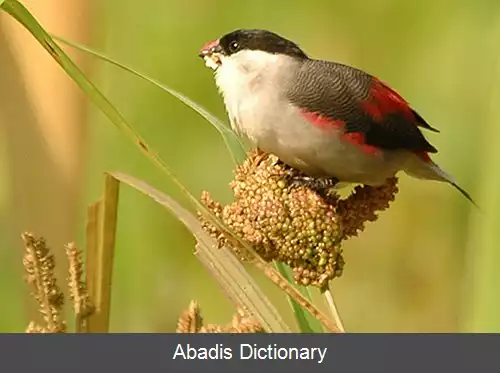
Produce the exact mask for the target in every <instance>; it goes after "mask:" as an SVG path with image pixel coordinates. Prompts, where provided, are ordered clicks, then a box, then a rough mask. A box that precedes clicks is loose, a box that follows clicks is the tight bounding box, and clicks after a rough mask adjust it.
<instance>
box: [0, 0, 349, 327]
mask: <svg viewBox="0 0 500 373" xmlns="http://www.w3.org/2000/svg"><path fill="white" fill-rule="evenodd" d="M1 8H2V9H3V10H4V11H6V12H7V13H9V14H10V15H11V16H12V17H13V18H14V19H16V20H17V21H18V22H19V23H21V24H22V25H23V26H24V27H25V28H26V29H27V30H28V31H29V32H30V33H31V34H32V36H33V37H34V38H35V39H36V40H37V41H38V42H39V43H40V44H41V45H42V47H43V48H44V49H45V50H46V51H47V52H49V53H50V55H51V56H52V57H53V58H54V60H55V61H56V62H57V63H58V64H59V65H60V66H61V67H62V68H63V69H64V71H65V72H66V73H67V74H68V76H69V77H70V78H71V79H72V80H73V81H74V82H75V83H76V84H77V85H78V86H79V87H80V89H81V90H82V91H83V92H84V93H85V94H86V95H87V97H88V98H89V99H90V100H92V102H93V103H94V104H95V105H96V106H97V107H98V108H99V109H100V110H101V111H102V112H103V113H104V114H105V115H106V116H107V117H108V119H110V121H111V123H112V124H113V125H115V126H116V127H117V128H118V129H119V130H120V131H121V132H122V133H123V134H124V135H125V136H126V137H127V138H128V139H129V140H130V141H132V142H133V143H134V145H135V146H137V147H138V148H139V149H140V151H141V152H142V153H143V154H145V155H146V156H147V157H148V159H149V160H150V161H152V162H153V164H155V165H156V166H157V167H158V168H159V169H160V170H162V172H164V173H165V174H166V175H167V176H168V177H169V178H170V179H171V180H172V181H173V182H174V184H175V185H176V186H177V187H178V188H179V189H180V190H181V191H182V193H183V194H184V195H185V196H186V197H188V199H189V201H190V202H191V204H192V205H193V206H194V207H195V208H196V209H197V210H198V211H200V212H201V213H203V214H204V216H205V217H206V218H207V219H209V220H210V221H211V222H212V223H213V224H214V226H215V227H216V228H217V229H219V230H220V231H221V232H222V233H224V234H225V235H226V236H227V237H228V238H231V239H232V240H233V241H234V242H236V243H237V244H238V245H239V247H240V248H241V249H242V250H244V251H245V252H246V253H247V254H248V255H249V256H250V257H252V258H253V260H254V262H253V264H254V265H255V266H257V268H259V269H260V270H261V271H262V272H263V273H264V275H265V276H266V277H267V278H268V279H270V280H271V281H272V282H273V283H274V284H276V285H277V286H279V287H280V288H281V289H282V290H283V291H285V292H286V293H287V294H288V295H289V296H291V297H293V299H294V300H295V301H297V303H299V304H300V305H301V306H302V307H305V308H306V309H307V310H309V311H310V312H311V313H312V314H313V315H314V316H315V317H316V318H317V319H318V320H320V321H321V323H322V324H323V325H324V326H325V327H327V328H328V330H330V331H332V332H339V331H340V329H339V327H338V326H337V325H336V324H335V323H334V322H332V320H330V319H329V318H328V317H326V316H325V315H324V314H323V313H322V312H321V311H319V310H318V309H317V307H315V306H314V305H313V304H312V303H311V302H310V301H309V300H308V299H306V298H305V297H304V296H303V295H302V294H301V293H300V292H299V291H297V289H295V288H294V287H293V285H291V284H290V283H289V282H288V281H287V280H286V279H284V278H283V276H282V275H281V274H279V273H278V272H277V271H276V270H275V269H274V268H273V267H272V266H271V265H269V264H268V263H266V262H265V261H264V260H263V259H262V258H261V257H260V256H259V255H258V254H257V253H256V252H255V250H254V249H253V248H252V247H251V246H250V245H248V244H247V243H245V242H244V241H242V240H241V238H239V237H238V236H237V235H236V234H235V233H234V232H232V231H231V230H230V229H228V228H227V227H226V226H225V225H224V224H223V223H222V222H221V220H220V219H219V218H217V217H216V216H214V214H212V212H211V211H209V210H208V209H207V208H206V207H205V206H204V205H203V204H201V203H200V201H198V200H197V199H196V198H195V197H194V196H193V195H192V194H191V193H190V192H189V191H188V190H187V188H186V187H185V186H184V185H183V184H182V183H181V182H180V180H179V179H178V178H177V177H176V176H175V175H174V174H173V172H172V171H171V170H170V169H169V167H168V166H167V165H166V164H165V162H164V161H163V160H162V159H161V158H160V157H159V155H158V153H157V152H155V151H153V150H152V149H151V148H150V147H149V146H148V145H147V144H146V142H145V141H144V140H143V139H142V138H141V137H140V136H139V135H138V134H137V132H136V131H135V130H134V128H133V127H132V126H131V125H130V124H129V123H128V122H127V121H126V120H125V118H124V117H123V116H122V115H121V113H120V112H119V111H118V110H117V109H116V108H115V107H114V106H113V105H112V104H111V103H110V102H109V100H108V99H107V98H106V97H105V96H104V95H103V94H102V93H101V91H100V90H99V89H97V87H96V86H95V85H94V84H93V83H92V82H91V81H90V80H88V79H87V77H86V76H85V75H84V74H83V73H82V72H81V70H80V69H79V68H78V66H76V64H75V63H74V62H73V61H72V60H71V59H70V58H69V57H68V56H67V55H66V54H65V53H64V51H63V50H62V49H61V48H60V47H59V46H58V45H57V44H56V43H55V41H54V40H53V39H52V38H51V36H50V35H49V34H48V33H47V32H46V31H45V30H44V29H43V27H42V26H41V25H40V24H39V23H38V22H37V20H36V19H35V18H34V17H33V16H32V15H31V14H30V13H29V12H28V10H27V9H26V8H25V7H24V6H23V5H22V4H21V3H20V2H19V1H17V0H5V1H4V3H3V4H2V6H1Z"/></svg>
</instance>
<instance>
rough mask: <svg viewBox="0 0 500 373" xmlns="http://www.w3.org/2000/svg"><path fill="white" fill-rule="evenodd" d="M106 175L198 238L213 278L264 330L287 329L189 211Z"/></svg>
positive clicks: (140, 185) (127, 179) (133, 182)
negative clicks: (161, 209)
mask: <svg viewBox="0 0 500 373" xmlns="http://www.w3.org/2000/svg"><path fill="white" fill-rule="evenodd" d="M110 176H111V177H113V178H115V179H116V180H118V181H120V182H121V183H123V184H126V185H128V186H130V187H132V188H134V189H135V190H137V191H138V192H141V193H143V194H145V195H146V196H148V197H150V198H152V199H153V200H154V201H156V202H157V203H159V204H160V205H162V206H163V207H166V208H167V209H168V210H170V211H171V212H172V213H173V214H174V215H175V216H176V217H177V218H178V219H179V220H180V221H181V222H182V223H183V224H184V225H185V226H186V228H188V229H189V230H190V231H191V233H192V234H193V235H194V236H195V238H196V240H197V241H198V245H197V248H198V250H199V253H197V256H198V257H199V258H200V260H201V261H202V263H203V264H204V265H205V266H206V267H207V269H209V271H210V272H212V274H214V275H215V276H216V279H224V282H221V285H222V287H223V289H224V290H225V291H226V293H227V294H228V296H229V298H230V299H231V300H233V301H234V303H235V304H237V305H242V306H244V307H245V308H247V309H248V310H249V311H250V312H251V313H252V315H254V316H255V317H256V318H258V320H259V321H260V323H261V325H262V326H263V327H264V328H265V329H266V330H267V331H268V332H271V331H275V332H276V331H280V332H290V329H289V328H288V326H287V325H286V324H285V322H284V321H283V320H282V318H281V316H280V315H279V313H278V311H277V310H276V308H275V307H274V306H273V305H272V304H271V302H270V301H269V300H268V298H267V297H266V296H265V295H263V294H260V293H261V290H260V289H259V287H258V285H257V284H256V282H255V281H254V280H253V278H252V277H251V276H250V275H249V274H248V272H247V271H246V270H245V268H244V267H243V265H242V264H241V263H240V262H239V261H238V260H237V259H236V258H235V257H234V255H233V253H232V252H231V251H230V250H229V249H227V248H222V249H219V248H217V242H216V241H215V240H214V239H213V238H212V237H210V236H209V235H208V234H207V233H206V232H205V231H204V230H203V228H202V227H201V224H200V222H199V221H198V219H197V218H196V217H195V216H194V215H193V214H191V213H190V212H189V211H188V210H186V209H185V208H184V207H182V206H181V205H180V204H179V203H178V202H176V201H175V200H174V199H173V198H171V197H169V196H168V195H166V194H165V193H162V192H160V191H158V190H157V189H155V188H153V187H151V186H150V185H148V184H146V183H145V182H143V181H141V180H139V179H136V178H134V177H132V176H129V175H125V174H122V173H119V172H117V173H111V174H110Z"/></svg>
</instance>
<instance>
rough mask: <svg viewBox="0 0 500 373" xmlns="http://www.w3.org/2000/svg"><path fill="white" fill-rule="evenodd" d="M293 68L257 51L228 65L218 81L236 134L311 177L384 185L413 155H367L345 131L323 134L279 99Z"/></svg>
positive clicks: (393, 153) (321, 129) (225, 63)
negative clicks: (345, 137) (349, 139)
mask: <svg viewBox="0 0 500 373" xmlns="http://www.w3.org/2000/svg"><path fill="white" fill-rule="evenodd" d="M238 59H239V60H240V61H239V62H238V61H237V60H238ZM242 60H243V61H244V62H242ZM280 61H281V62H280ZM293 68H294V62H293V60H289V61H286V59H280V60H279V61H278V60H276V58H275V57H274V56H273V55H270V54H262V53H259V52H256V51H253V52H241V54H237V55H236V56H234V57H231V58H230V59H229V60H224V61H223V63H222V66H221V67H220V68H218V70H217V72H216V81H217V85H218V87H219V89H220V90H221V92H222V94H223V96H224V103H225V105H226V110H227V112H228V115H229V118H230V120H231V125H232V127H233V129H234V130H235V131H236V132H238V133H239V134H240V135H243V136H246V137H247V138H248V139H249V140H250V141H251V142H253V144H254V145H255V146H257V147H259V148H260V149H261V150H263V151H265V152H268V153H272V154H275V155H276V156H278V157H279V158H280V159H281V160H282V161H283V162H284V163H286V164H288V165H290V166H292V167H294V168H297V169H299V170H301V171H303V172H304V173H306V174H308V175H310V176H323V177H336V178H338V179H339V180H341V181H345V182H359V183H363V184H369V185H379V184H383V183H384V182H385V181H386V180H387V178H389V177H391V176H393V175H394V174H395V173H396V172H397V171H399V170H400V169H402V168H403V166H404V163H405V162H406V160H407V158H408V153H406V152H390V151H380V152H379V153H377V154H375V155H373V154H367V153H365V152H364V151H363V150H362V149H361V148H360V147H358V146H357V145H354V144H351V143H349V142H347V141H345V140H344V139H343V137H342V133H341V132H340V131H341V129H339V128H336V127H333V126H332V128H329V129H324V128H319V127H316V126H315V125H313V124H311V123H310V122H308V121H307V120H306V119H305V118H303V117H302V116H301V114H300V113H299V111H298V109H297V108H295V107H294V106H292V105H291V104H289V103H288V102H287V101H286V100H285V99H284V98H283V97H282V96H281V95H280V92H283V91H285V90H286V88H285V87H284V86H283V85H284V84H286V78H285V77H283V76H281V77H280V75H282V74H283V73H284V72H288V73H290V71H291V70H292V69H293ZM273 84H275V85H273ZM276 84H277V85H276Z"/></svg>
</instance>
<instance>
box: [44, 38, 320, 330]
mask: <svg viewBox="0 0 500 373" xmlns="http://www.w3.org/2000/svg"><path fill="white" fill-rule="evenodd" d="M53 38H54V39H56V40H59V41H60V42H62V43H64V44H67V45H69V46H70V47H72V48H75V49H77V50H80V51H82V52H86V53H88V54H90V55H92V56H94V57H97V58H99V59H101V60H103V61H106V62H108V63H110V64H113V65H115V66H117V67H119V68H121V69H123V70H125V71H127V72H129V73H132V74H134V75H135V76H137V77H139V78H141V79H144V80H145V81H147V82H149V83H152V84H154V85H155V86H157V87H159V88H161V89H163V90H164V91H166V92H168V93H170V94H171V95H173V96H174V97H176V98H178V99H179V100H180V101H181V102H183V103H185V104H186V105H187V106H189V107H190V108H192V109H193V110H195V111H196V112H198V113H199V114H200V115H201V116H202V117H204V118H205V119H206V120H208V121H209V122H210V123H211V124H212V125H213V126H214V127H215V128H216V129H217V130H218V131H219V133H220V134H221V136H222V138H223V140H224V142H225V144H226V146H227V148H228V150H229V153H230V154H231V156H232V158H233V160H234V162H235V163H241V162H242V161H243V160H244V159H245V155H246V154H245V149H244V147H243V145H242V143H241V142H240V141H239V139H238V137H237V136H236V135H235V134H234V132H232V131H231V130H230V129H228V128H227V127H226V126H225V125H224V124H223V123H222V122H221V121H220V120H219V119H218V118H216V117H215V116H214V115H212V114H211V113H209V112H208V111H206V110H205V109H204V108H203V107H201V106H199V105H198V104H196V103H194V102H193V101H192V100H190V99H189V98H187V97H185V96H184V95H182V94H181V93H179V92H177V91H175V90H173V89H171V88H170V87H168V86H166V85H165V84H162V83H160V82H158V81H157V80H155V79H153V78H151V77H149V76H147V75H145V74H143V73H141V72H139V71H137V70H136V69H134V68H132V67H130V66H127V65H126V64H123V63H121V62H118V61H116V60H113V59H112V58H110V57H108V56H106V55H104V54H102V53H100V52H97V51H95V50H93V49H91V48H89V47H86V46H83V45H81V44H77V43H73V42H71V41H68V40H65V39H63V38H60V37H57V36H53ZM276 268H277V270H278V271H279V272H280V273H281V274H282V275H283V276H284V277H285V278H286V279H287V280H288V281H289V282H290V283H292V284H293V276H291V273H289V271H287V267H286V266H284V265H281V264H280V263H277V264H276ZM299 291H300V292H301V293H302V295H304V296H305V297H306V298H307V299H309V300H311V295H310V292H309V290H308V289H307V288H306V287H302V286H301V287H299ZM288 301H289V303H290V306H291V307H292V310H293V312H294V314H295V318H296V320H297V324H298V325H299V328H300V330H301V331H302V332H304V333H306V332H307V333H314V332H317V333H320V332H322V330H323V329H322V327H321V324H320V323H319V322H318V320H316V319H315V318H314V317H313V316H312V315H311V314H310V313H309V312H307V311H305V310H304V309H303V308H302V307H300V306H299V305H298V304H297V302H295V301H294V300H293V299H292V298H290V297H288Z"/></svg>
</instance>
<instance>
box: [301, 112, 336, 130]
mask: <svg viewBox="0 0 500 373" xmlns="http://www.w3.org/2000/svg"><path fill="white" fill-rule="evenodd" d="M300 114H302V116H303V117H304V118H305V119H306V120H307V121H308V122H310V123H312V124H313V125H315V126H316V127H319V128H323V129H328V128H332V127H340V126H343V125H344V124H345V123H344V122H343V121H341V120H332V119H330V118H327V117H325V116H324V115H321V114H319V113H311V112H310V111H307V110H301V111H300Z"/></svg>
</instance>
